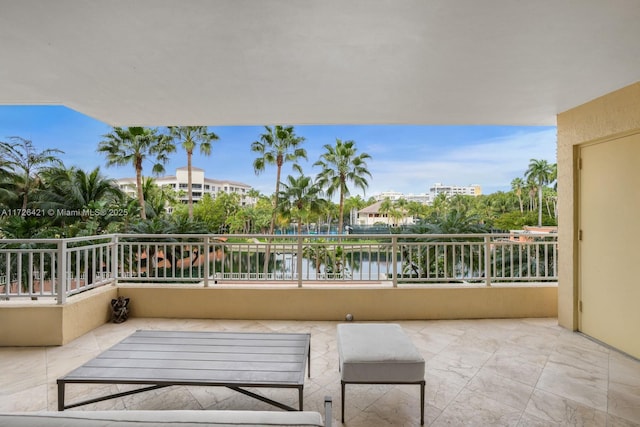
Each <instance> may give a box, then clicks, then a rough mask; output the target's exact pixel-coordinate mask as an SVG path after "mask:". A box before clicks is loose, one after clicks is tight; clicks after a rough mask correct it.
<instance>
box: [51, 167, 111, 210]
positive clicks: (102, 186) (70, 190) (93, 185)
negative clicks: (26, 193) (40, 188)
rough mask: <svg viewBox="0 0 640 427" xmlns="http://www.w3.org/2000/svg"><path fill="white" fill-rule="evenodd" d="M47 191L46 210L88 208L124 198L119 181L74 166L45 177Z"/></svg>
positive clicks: (97, 170) (57, 170) (58, 169)
mask: <svg viewBox="0 0 640 427" xmlns="http://www.w3.org/2000/svg"><path fill="white" fill-rule="evenodd" d="M42 177H43V180H44V184H45V187H46V189H45V191H44V192H43V193H42V194H41V196H42V197H41V199H40V203H41V205H42V206H43V207H51V208H58V207H66V208H67V209H86V208H88V207H89V206H90V205H91V204H92V203H95V202H107V203H109V202H114V201H117V200H119V199H121V198H122V197H123V195H124V194H123V193H122V191H121V190H120V189H119V188H118V185H117V184H116V182H115V181H114V180H112V179H109V178H106V177H105V176H104V175H102V173H101V172H100V168H99V167H96V168H95V169H93V170H92V171H90V172H86V171H84V170H82V169H79V168H75V167H72V168H70V169H67V168H51V169H49V170H47V171H45V172H43V174H42Z"/></svg>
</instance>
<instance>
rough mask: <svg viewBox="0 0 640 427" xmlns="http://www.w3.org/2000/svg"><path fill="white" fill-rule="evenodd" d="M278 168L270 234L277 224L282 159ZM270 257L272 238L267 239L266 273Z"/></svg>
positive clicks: (278, 162) (263, 268)
mask: <svg viewBox="0 0 640 427" xmlns="http://www.w3.org/2000/svg"><path fill="white" fill-rule="evenodd" d="M277 165H278V169H277V172H276V192H275V194H274V200H273V213H272V214H271V224H270V225H269V234H270V235H272V234H273V231H274V229H275V225H276V214H277V212H278V193H279V192H280V172H281V171H282V160H281V159H278V161H277ZM269 258H271V238H268V239H267V247H266V249H265V254H264V265H263V267H262V270H263V272H264V274H265V276H266V275H267V273H268V272H269Z"/></svg>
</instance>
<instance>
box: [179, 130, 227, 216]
mask: <svg viewBox="0 0 640 427" xmlns="http://www.w3.org/2000/svg"><path fill="white" fill-rule="evenodd" d="M169 135H170V136H171V137H172V138H174V139H175V140H178V142H180V143H182V148H184V150H185V151H186V152H187V194H188V198H189V199H188V200H189V202H188V205H189V219H193V195H192V194H191V169H192V167H191V159H192V157H193V150H194V149H195V148H196V146H197V145H198V144H199V145H200V154H203V155H205V156H210V155H211V141H215V140H218V139H219V138H218V135H216V134H215V133H213V132H209V130H208V129H207V127H206V126H169Z"/></svg>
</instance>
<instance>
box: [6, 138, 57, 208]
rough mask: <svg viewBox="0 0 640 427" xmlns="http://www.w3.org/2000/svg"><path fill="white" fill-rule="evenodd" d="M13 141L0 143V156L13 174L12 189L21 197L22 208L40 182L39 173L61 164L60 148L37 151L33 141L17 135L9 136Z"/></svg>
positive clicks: (25, 206) (25, 205)
mask: <svg viewBox="0 0 640 427" xmlns="http://www.w3.org/2000/svg"><path fill="white" fill-rule="evenodd" d="M9 139H10V140H11V141H12V142H13V143H6V142H4V143H2V144H0V158H2V159H3V163H4V165H5V167H6V168H7V169H9V170H11V173H12V175H13V177H12V178H13V184H14V191H15V193H16V194H18V195H19V196H21V198H22V206H21V207H22V209H26V208H27V204H28V203H29V197H30V196H31V195H32V194H33V191H34V190H35V189H36V188H37V186H38V184H39V182H40V176H39V173H40V172H41V171H43V170H45V169H46V168H48V167H51V166H62V161H61V160H60V159H59V158H58V157H57V155H58V154H63V153H64V152H63V151H61V150H57V149H55V148H49V149H46V150H42V151H38V150H37V149H36V148H35V147H34V146H33V142H31V141H30V140H28V139H24V138H21V137H19V136H12V137H10V138H9Z"/></svg>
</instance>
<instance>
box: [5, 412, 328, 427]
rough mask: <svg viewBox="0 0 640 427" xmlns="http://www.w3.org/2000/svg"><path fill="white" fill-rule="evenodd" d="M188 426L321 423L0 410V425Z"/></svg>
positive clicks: (281, 415)
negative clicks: (5, 411)
mask: <svg viewBox="0 0 640 427" xmlns="http://www.w3.org/2000/svg"><path fill="white" fill-rule="evenodd" d="M141 425H148V426H154V425H176V426H181V427H190V426H205V425H206V426H228V427H256V426H287V427H310V426H314V427H316V426H319V427H322V426H324V424H323V422H322V416H321V415H320V414H319V413H318V412H312V411H302V412H295V411H292V412H279V411H230V410H221V411H217V410H211V411H206V410H205V411H196V410H171V411H64V412H11V413H0V426H3V427H4V426H11V427H14V426H15V427H23V426H24V427H37V426H54V427H62V426H64V427H76V426H77V427H106V426H109V427H111V426H114V427H139V426H141Z"/></svg>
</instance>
